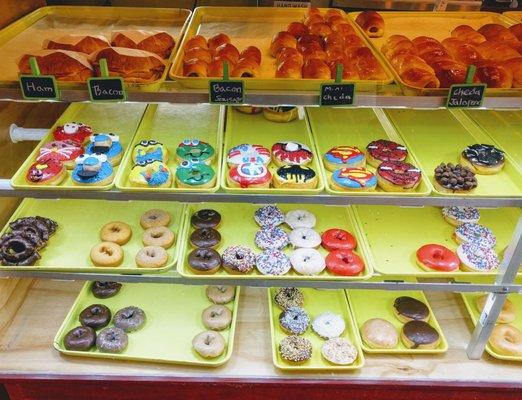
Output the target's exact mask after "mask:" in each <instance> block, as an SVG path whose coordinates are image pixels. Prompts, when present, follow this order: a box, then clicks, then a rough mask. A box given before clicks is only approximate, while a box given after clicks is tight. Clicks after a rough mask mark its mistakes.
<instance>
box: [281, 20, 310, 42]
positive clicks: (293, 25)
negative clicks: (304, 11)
mask: <svg viewBox="0 0 522 400" xmlns="http://www.w3.org/2000/svg"><path fill="white" fill-rule="evenodd" d="M286 31H287V32H288V33H289V34H290V35H292V36H293V37H295V38H296V39H299V38H300V37H301V36H303V35H306V34H307V33H308V27H307V26H306V25H305V24H303V23H302V22H295V21H294V22H290V24H289V25H288V27H287V28H286Z"/></svg>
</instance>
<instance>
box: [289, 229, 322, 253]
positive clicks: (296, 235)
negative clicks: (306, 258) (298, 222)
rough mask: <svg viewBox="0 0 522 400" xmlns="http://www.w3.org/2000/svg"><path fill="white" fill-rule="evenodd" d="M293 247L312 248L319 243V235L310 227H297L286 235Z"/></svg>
mask: <svg viewBox="0 0 522 400" xmlns="http://www.w3.org/2000/svg"><path fill="white" fill-rule="evenodd" d="M288 238H289V239H290V243H291V244H292V246H293V248H294V249H297V248H307V249H313V248H316V247H319V245H320V244H321V236H320V235H319V234H318V233H317V232H316V231H314V230H313V229H310V228H297V229H294V230H293V231H292V232H290V234H289V235H288Z"/></svg>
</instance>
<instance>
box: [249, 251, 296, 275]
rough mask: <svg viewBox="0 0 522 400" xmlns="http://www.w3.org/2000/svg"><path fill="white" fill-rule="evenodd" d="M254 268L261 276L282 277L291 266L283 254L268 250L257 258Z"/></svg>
mask: <svg viewBox="0 0 522 400" xmlns="http://www.w3.org/2000/svg"><path fill="white" fill-rule="evenodd" d="M256 267H257V269H258V271H259V272H261V273H262V274H263V275H284V274H286V273H287V272H288V271H290V268H291V265H290V259H289V258H288V256H287V255H286V254H285V253H283V252H281V251H279V250H274V249H269V250H265V251H263V252H262V253H261V254H259V255H258V256H257V258H256Z"/></svg>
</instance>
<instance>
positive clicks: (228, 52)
mask: <svg viewBox="0 0 522 400" xmlns="http://www.w3.org/2000/svg"><path fill="white" fill-rule="evenodd" d="M215 53H216V54H215V57H216V58H222V59H226V60H228V61H229V63H231V64H236V63H237V62H238V61H239V50H238V49H237V48H236V46H234V45H233V44H230V43H225V44H222V45H221V46H219V47H217V48H216V49H215Z"/></svg>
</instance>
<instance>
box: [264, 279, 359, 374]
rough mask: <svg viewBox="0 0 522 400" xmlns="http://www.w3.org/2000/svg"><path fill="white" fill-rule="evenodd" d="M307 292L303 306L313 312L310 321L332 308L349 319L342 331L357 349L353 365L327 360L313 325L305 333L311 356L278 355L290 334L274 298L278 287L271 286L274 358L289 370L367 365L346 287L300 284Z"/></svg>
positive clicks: (345, 368) (330, 368)
mask: <svg viewBox="0 0 522 400" xmlns="http://www.w3.org/2000/svg"><path fill="white" fill-rule="evenodd" d="M300 290H301V291H302V292H303V296H304V304H303V308H304V309H305V310H306V312H307V313H308V315H309V316H310V319H311V321H313V319H314V318H315V317H317V316H318V315H319V314H321V313H324V312H327V311H329V312H332V313H334V314H339V315H341V316H342V317H343V319H344V322H345V323H346V330H345V331H344V333H343V334H342V335H341V337H342V338H345V339H348V340H350V342H351V343H352V344H353V345H354V346H355V348H356V349H357V358H356V359H355V361H354V362H353V364H350V365H335V364H331V363H330V362H328V361H326V360H325V359H324V358H323V356H322V355H321V346H322V344H323V343H324V342H325V340H324V339H322V338H320V337H319V336H318V335H317V334H316V333H315V332H314V331H313V330H312V327H311V326H310V327H309V328H308V330H307V331H306V332H305V333H304V334H303V335H302V336H303V337H304V338H306V339H308V340H310V342H312V358H311V359H310V360H308V361H306V362H305V363H303V364H292V363H289V362H287V361H285V360H283V359H282V358H281V357H280V355H279V343H280V342H281V340H283V339H284V338H285V337H286V336H288V335H287V334H286V333H285V332H283V330H282V329H281V327H280V326H279V314H280V313H281V312H282V310H281V309H280V308H279V306H278V305H277V304H276V303H275V301H274V295H275V293H276V291H277V288H270V289H268V290H267V293H268V309H269V311H270V336H271V338H272V362H273V363H274V365H275V366H276V367H277V368H279V369H282V370H286V371H303V370H312V371H314V370H317V371H319V370H324V371H327V370H331V371H346V370H355V369H359V368H362V367H363V365H364V354H363V352H362V350H361V342H360V339H359V336H358V335H357V328H356V326H355V323H354V321H353V317H352V315H351V313H350V308H349V306H348V303H347V301H346V296H345V294H344V291H343V290H318V289H311V288H301V289H300Z"/></svg>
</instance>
